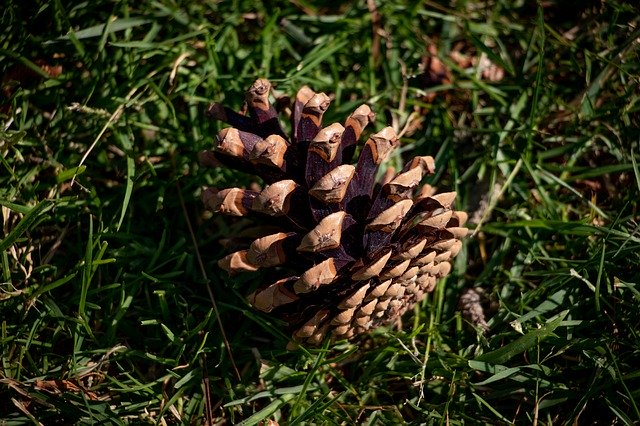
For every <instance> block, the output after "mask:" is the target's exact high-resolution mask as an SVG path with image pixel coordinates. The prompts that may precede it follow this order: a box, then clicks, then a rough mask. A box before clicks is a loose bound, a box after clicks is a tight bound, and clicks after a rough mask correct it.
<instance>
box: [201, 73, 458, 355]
mask: <svg viewBox="0 0 640 426" xmlns="http://www.w3.org/2000/svg"><path fill="white" fill-rule="evenodd" d="M270 92H271V84H270V83H269V82H268V81H267V80H265V79H259V80H257V81H256V82H255V83H254V84H253V85H252V86H251V88H250V89H249V91H248V92H247V97H246V103H245V107H244V108H243V111H244V112H248V114H247V115H245V114H244V113H236V112H234V111H232V110H230V109H228V108H226V107H223V106H221V105H219V104H214V105H212V106H211V107H210V108H209V111H208V113H209V115H210V116H211V117H213V118H215V119H219V120H222V121H225V122H226V123H228V124H230V125H231V126H233V127H230V128H226V129H223V130H222V131H220V132H219V133H218V135H217V138H216V142H217V145H216V147H215V149H214V150H213V151H206V152H203V153H202V154H201V162H202V163H203V164H208V165H212V164H215V165H220V164H222V165H224V166H228V167H232V168H235V169H238V170H242V171H245V172H249V173H253V174H255V175H257V176H260V177H261V178H262V180H263V181H264V182H265V183H266V184H267V186H266V187H265V188H264V189H262V190H250V189H241V188H229V189H223V190H216V189H212V188H208V189H206V190H205V191H204V192H203V201H204V203H205V205H206V207H207V208H208V209H210V210H212V211H214V212H220V213H224V214H227V215H231V216H248V215H254V216H262V217H263V218H265V219H266V221H265V222H266V223H268V224H270V225H273V224H276V225H277V226H278V231H277V232H273V229H270V230H269V231H266V232H261V230H260V228H258V229H257V231H256V229H254V230H252V231H248V232H247V233H246V235H238V236H237V237H235V238H230V239H228V240H227V243H228V245H230V246H233V248H234V249H235V250H236V251H235V252H233V253H231V254H229V255H228V256H226V257H224V258H223V259H221V260H220V261H219V262H218V264H219V265H220V267H221V268H223V269H225V270H226V271H228V272H229V274H231V275H233V274H237V273H241V272H253V271H256V270H258V269H261V268H271V269H270V271H272V272H273V275H274V277H273V281H275V282H272V281H270V282H269V283H268V285H261V286H260V287H259V288H258V289H257V290H256V291H255V292H253V293H252V294H251V295H249V297H248V301H249V303H250V304H251V305H253V306H254V307H255V308H257V309H259V310H261V311H264V312H271V313H272V314H273V315H276V316H277V317H279V318H281V319H283V320H285V321H286V322H287V323H288V325H289V328H290V332H291V333H292V336H293V339H294V340H295V341H297V342H300V343H304V344H307V345H319V344H320V343H322V341H323V340H324V339H325V337H328V336H330V337H331V339H333V340H339V339H348V338H351V337H353V336H355V335H358V334H361V333H364V332H367V331H368V330H371V329H373V328H375V327H377V326H379V325H382V324H389V323H393V322H395V321H396V320H397V319H398V318H399V317H400V316H401V315H402V314H404V313H405V312H406V311H408V310H410V309H411V308H412V307H413V306H414V304H416V303H418V302H420V301H421V300H422V299H423V297H424V295H425V293H428V292H431V291H432V290H433V289H434V287H435V285H436V280H437V279H438V278H441V277H443V276H445V275H447V274H448V273H449V271H450V270H451V264H450V261H451V259H452V258H453V257H455V256H456V254H457V253H458V251H459V250H460V248H461V246H462V243H461V242H460V238H462V237H464V236H465V235H466V234H467V229H466V228H464V227H463V225H464V223H465V222H466V219H467V215H466V213H464V212H459V211H454V210H453V209H452V203H453V201H454V198H455V196H456V194H455V192H447V193H441V194H435V191H434V189H433V188H432V187H431V186H429V185H427V184H425V185H422V186H421V188H420V190H416V189H417V188H418V186H419V184H420V181H421V180H422V178H423V177H424V176H425V175H426V174H433V172H434V160H433V158H432V157H416V158H414V159H413V160H412V161H411V162H410V163H408V164H407V165H406V166H405V167H404V168H403V169H402V171H401V172H400V173H397V174H395V175H394V174H393V171H392V170H391V171H390V170H387V173H386V174H385V175H384V177H383V179H382V181H381V182H376V179H375V178H376V175H377V172H378V168H379V167H380V165H381V163H383V162H384V161H385V159H386V158H387V157H388V156H389V153H390V152H391V151H392V150H393V149H394V148H395V147H396V145H398V137H397V135H396V134H395V132H394V131H393V129H392V128H390V127H387V128H384V129H382V130H381V131H380V132H378V133H375V134H373V135H371V136H370V137H369V139H368V140H367V142H366V143H365V144H364V147H363V148H362V150H361V152H360V155H359V157H358V159H357V162H356V164H355V165H352V164H350V163H351V159H352V157H353V156H354V153H355V151H356V144H357V141H358V139H359V137H360V135H361V133H362V132H363V129H364V128H365V127H366V126H367V125H368V124H369V123H371V122H372V121H373V119H374V114H373V113H372V112H371V109H370V108H369V107H368V106H367V105H362V106H360V107H359V108H357V109H356V110H355V111H354V112H353V113H352V114H351V115H350V116H349V117H348V118H347V120H346V122H345V124H344V126H343V125H341V124H339V123H334V124H331V125H329V126H327V127H322V116H323V114H324V112H325V111H326V110H327V108H328V107H329V103H330V100H329V97H328V96H327V95H325V94H324V93H314V92H313V91H312V90H311V89H309V88H308V87H306V86H305V87H303V88H302V89H300V90H299V91H298V94H297V96H296V99H295V101H294V103H293V106H292V108H291V113H290V115H291V128H292V132H291V136H288V135H287V134H286V133H285V131H284V130H283V128H282V127H281V126H280V122H279V120H278V114H277V112H276V110H275V108H274V107H273V106H272V105H271V103H270V102H269V95H270ZM258 189H259V188H258ZM414 193H417V194H416V195H414ZM256 237H257V238H256Z"/></svg>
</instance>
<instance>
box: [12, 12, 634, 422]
mask: <svg viewBox="0 0 640 426" xmlns="http://www.w3.org/2000/svg"><path fill="white" fill-rule="evenodd" d="M335 3H336V2H311V1H306V0H301V1H292V2H282V1H277V2H266V3H264V4H263V3H258V2H251V1H243V0H238V1H228V2H225V1H214V0H202V1H188V0H141V1H139V2H127V1H120V0H111V1H104V0H98V1H94V2H79V1H69V0H54V1H51V2H49V1H35V2H23V1H18V0H9V1H8V3H7V4H6V5H5V7H4V8H3V10H2V11H1V12H0V13H1V15H2V18H1V21H0V22H1V24H2V28H3V31H2V35H1V36H0V85H1V86H0V124H1V125H2V127H1V128H0V152H1V154H2V155H1V156H0V160H1V164H0V206H1V215H0V217H1V218H2V230H1V231H0V256H1V259H0V321H1V324H0V326H1V328H0V333H1V334H0V357H1V363H0V425H18V424H43V425H49V424H118V425H120V424H160V425H165V424H209V425H213V424H242V425H255V424H264V425H267V424H282V425H293V424H329V425H333V424H344V425H352V424H371V425H374V424H388V425H398V424H404V423H411V424H429V425H431V424H443V425H444V424H447V425H448V424H454V425H457V424H474V425H475V424H488V425H494V424H522V425H529V424H542V425H564V424H567V425H574V424H578V425H581V424H585V425H586V424H588V425H592V424H598V425H611V424H620V425H623V424H624V425H626V424H629V425H630V424H637V423H639V422H640V406H639V405H640V308H639V306H640V272H639V271H640V212H639V211H638V207H639V201H640V165H639V164H640V18H639V16H640V9H639V8H638V7H637V6H634V5H633V2H626V1H622V0H607V1H605V0H588V1H579V0H571V1H561V0H547V1H538V2H534V1H526V0H495V1H492V2H483V1H479V0H466V1H457V2H445V1H424V2H410V1H407V0H390V1H385V2H382V1H375V0H367V1H364V0H362V1H358V2H345V3H343V4H342V5H336V4H335ZM257 78H268V79H269V80H270V81H271V83H272V84H273V86H274V95H277V96H278V97H279V98H281V97H283V96H291V97H293V96H295V93H296V91H297V90H298V88H299V87H301V86H303V85H307V86H309V87H311V88H312V89H313V90H315V91H317V92H324V93H326V94H327V95H329V97H330V98H331V106H330V107H329V109H328V111H327V112H326V114H325V123H332V122H334V121H339V122H344V120H345V118H346V117H347V116H348V114H350V113H351V111H353V110H354V109H355V108H356V107H357V106H358V105H360V104H362V103H366V104H367V105H369V106H370V107H371V109H372V110H374V111H375V112H376V114H377V115H376V119H375V122H374V123H372V125H371V128H370V129H368V133H367V134H370V133H371V132H373V131H379V130H381V129H382V128H384V127H385V126H391V127H393V128H394V129H395V130H396V131H397V132H398V133H401V134H402V138H401V142H400V146H399V148H398V149H396V151H395V153H394V154H393V155H392V156H391V158H390V160H389V161H388V164H389V165H392V166H394V167H396V169H397V168H401V167H402V165H403V164H406V163H407V162H408V161H410V160H411V158H413V157H414V156H418V155H421V156H425V155H431V156H433V158H434V159H435V165H436V172H435V174H433V175H432V176H429V177H428V178H427V179H426V180H425V182H428V183H429V184H431V185H433V186H435V187H437V188H438V190H439V191H441V192H447V191H456V192H457V197H456V199H455V208H456V210H463V211H466V212H467V213H468V215H469V222H468V224H467V226H468V227H469V229H470V232H469V236H468V237H466V238H465V239H464V240H463V248H462V250H461V251H460V253H459V254H458V256H457V257H456V258H455V261H453V264H452V266H453V268H452V270H451V273H450V274H449V275H448V276H447V277H446V278H444V279H442V280H441V281H440V282H439V283H438V285H437V286H436V289H435V291H434V292H433V293H430V294H429V295H427V297H426V298H425V299H424V301H423V302H421V303H420V304H418V305H417V306H416V307H415V308H414V309H413V310H412V311H410V312H408V313H407V314H406V315H404V316H403V317H402V321H401V322H399V323H398V324H395V325H392V326H388V327H380V328H378V329H376V330H375V331H372V332H370V333H368V334H366V335H364V336H363V337H360V338H357V339H354V340H352V341H346V340H342V341H338V342H330V341H328V340H327V341H325V342H324V344H322V345H321V346H319V347H315V348H314V347H307V346H305V345H303V346H301V347H299V348H295V349H294V350H288V349H287V344H288V343H289V334H288V333H287V330H286V329H285V327H284V326H283V323H282V321H280V320H279V319H277V318H276V317H274V316H273V315H269V314H267V313H263V312H260V311H257V310H255V309H254V308H252V307H251V306H250V305H249V304H248V302H247V299H246V297H247V295H248V294H249V293H250V292H251V291H252V290H254V289H255V288H256V287H257V286H259V285H260V284H261V283H262V281H261V279H262V277H263V276H264V275H263V273H262V272H258V273H255V274H239V275H236V276H233V277H229V275H228V274H227V273H226V272H224V271H223V270H221V269H220V267H219V266H218V263H217V261H218V260H219V259H220V258H222V257H223V256H225V255H227V254H228V250H226V249H225V248H224V247H223V244H222V243H221V242H224V241H225V239H228V238H230V237H233V236H235V235H237V234H239V233H240V232H242V230H243V229H245V228H246V226H247V222H246V221H242V220H234V219H232V218H231V219H230V218H228V217H225V216H222V215H219V214H212V213H211V212H209V211H207V210H206V209H205V206H204V204H203V202H202V200H201V194H202V191H203V188H205V187H216V188H228V187H233V186H242V187H246V188H249V187H252V186H255V185H261V184H262V182H261V181H259V180H258V179H257V178H256V177H254V176H252V175H250V174H246V173H242V172H239V171H236V170H233V169H230V168H227V167H222V166H219V167H203V165H201V163H200V162H199V158H201V157H200V153H201V152H202V151H204V150H207V149H212V148H213V146H214V137H215V135H216V134H217V133H218V131H219V130H221V129H222V128H223V127H225V125H224V123H221V122H218V121H215V120H212V119H211V118H209V117H208V116H207V114H206V111H207V109H208V107H209V105H210V104H211V103H212V102H221V103H224V104H225V105H227V106H229V107H230V108H232V109H235V110H240V109H241V108H242V106H243V100H244V97H245V91H246V90H247V89H248V88H249V87H250V86H251V84H252V83H253V82H254V81H255V80H256V79H257ZM362 139H363V140H366V138H362ZM361 145H362V142H361Z"/></svg>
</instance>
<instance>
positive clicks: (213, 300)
mask: <svg viewBox="0 0 640 426" xmlns="http://www.w3.org/2000/svg"><path fill="white" fill-rule="evenodd" d="M176 187H177V189H178V198H179V199H180V205H181V206H182V213H183V214H184V219H185V221H186V222H187V228H189V235H190V236H191V242H192V243H193V248H194V250H195V254H196V259H197V260H198V266H199V267H200V273H201V274H202V277H203V278H204V279H205V281H206V283H207V292H208V293H209V299H210V300H211V305H212V306H213V311H214V313H215V314H216V320H217V321H218V325H219V326H220V332H221V333H222V340H223V341H224V345H225V347H226V348H227V353H228V354H229V361H231V366H232V367H233V371H234V373H235V374H236V377H237V378H238V380H240V379H241V377H240V372H239V371H238V367H236V363H235V361H234V359H233V354H232V353H231V346H229V340H228V339H227V334H226V333H225V331H224V326H223V325H222V320H221V319H220V312H219V311H218V304H217V303H216V298H215V296H214V295H213V291H212V290H211V286H210V284H209V277H208V276H207V271H206V270H205V268H204V263H203V262H202V256H200V250H199V249H198V244H197V242H196V235H195V233H194V232H193V227H192V226H191V221H190V220H189V214H188V212H187V206H186V205H185V203H184V198H183V197H182V190H181V189H180V184H179V183H178V182H176ZM207 403H210V401H208V402H207Z"/></svg>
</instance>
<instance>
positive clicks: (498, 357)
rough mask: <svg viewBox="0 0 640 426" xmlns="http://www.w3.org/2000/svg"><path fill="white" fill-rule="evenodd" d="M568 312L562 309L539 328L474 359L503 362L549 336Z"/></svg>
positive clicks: (494, 362)
mask: <svg viewBox="0 0 640 426" xmlns="http://www.w3.org/2000/svg"><path fill="white" fill-rule="evenodd" d="M568 313H569V311H568V310H565V311H562V312H561V313H560V314H558V316H557V317H556V318H555V319H553V320H551V321H549V322H547V323H546V324H545V325H543V326H542V327H540V328H539V329H537V330H533V331H530V332H529V333H527V334H525V335H524V336H522V337H519V338H518V339H516V340H515V341H514V342H511V343H508V344H507V345H505V346H503V347H501V348H499V349H496V350H495V351H491V352H487V353H485V354H482V355H480V356H479V357H477V358H476V359H475V361H480V362H486V363H489V364H504V363H505V362H507V361H509V360H510V359H511V358H513V357H514V356H516V355H518V354H521V353H522V352H525V351H526V350H528V349H531V348H532V347H534V346H535V345H536V344H538V343H540V341H542V340H544V339H545V338H546V337H548V336H550V335H551V333H553V331H554V330H555V329H556V328H557V327H558V326H559V325H560V323H561V322H562V320H563V319H564V318H565V317H566V316H567V314H568Z"/></svg>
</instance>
